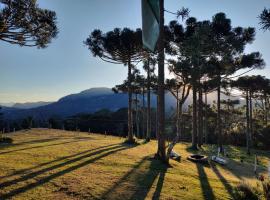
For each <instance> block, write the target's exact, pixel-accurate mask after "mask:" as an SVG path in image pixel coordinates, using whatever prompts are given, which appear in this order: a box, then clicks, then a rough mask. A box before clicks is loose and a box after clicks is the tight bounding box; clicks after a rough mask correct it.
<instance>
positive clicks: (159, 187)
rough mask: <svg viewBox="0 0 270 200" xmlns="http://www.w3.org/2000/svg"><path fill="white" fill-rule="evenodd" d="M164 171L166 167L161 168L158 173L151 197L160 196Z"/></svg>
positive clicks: (156, 197) (157, 197)
mask: <svg viewBox="0 0 270 200" xmlns="http://www.w3.org/2000/svg"><path fill="white" fill-rule="evenodd" d="M166 172H167V168H165V169H164V170H161V171H160V173H159V177H158V182H157V186H156V190H155V192H154V195H153V199H159V198H160V194H161V190H162V187H163V183H164V179H165V174H166Z"/></svg>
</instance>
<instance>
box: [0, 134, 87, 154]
mask: <svg viewBox="0 0 270 200" xmlns="http://www.w3.org/2000/svg"><path fill="white" fill-rule="evenodd" d="M89 140H92V139H91V138H89ZM81 141H86V139H83V140H77V139H76V140H75V139H74V140H73V141H68V142H59V143H54V144H48V145H38V146H33V147H26V148H20V149H15V150H10V151H2V152H1V151H0V154H1V155H3V154H8V153H13V152H19V151H24V150H30V149H38V148H43V147H51V146H57V145H61V144H69V143H76V142H81Z"/></svg>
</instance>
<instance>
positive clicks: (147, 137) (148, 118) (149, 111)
mask: <svg viewBox="0 0 270 200" xmlns="http://www.w3.org/2000/svg"><path fill="white" fill-rule="evenodd" d="M150 85H151V80H150V66H149V60H148V68H147V134H146V141H150V139H151V96H150V95H151V93H150V92H151V91H150Z"/></svg>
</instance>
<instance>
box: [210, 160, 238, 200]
mask: <svg viewBox="0 0 270 200" xmlns="http://www.w3.org/2000/svg"><path fill="white" fill-rule="evenodd" d="M211 168H212V170H213V172H214V173H215V174H216V175H217V177H218V178H219V179H220V181H221V183H222V184H223V185H224V187H225V188H226V190H227V192H228V193H229V194H230V196H231V197H232V198H233V199H236V197H235V194H234V190H233V186H231V185H230V183H229V182H228V181H227V180H226V179H225V177H224V176H223V175H222V174H221V173H220V171H219V169H218V168H217V167H216V165H215V164H212V165H211Z"/></svg>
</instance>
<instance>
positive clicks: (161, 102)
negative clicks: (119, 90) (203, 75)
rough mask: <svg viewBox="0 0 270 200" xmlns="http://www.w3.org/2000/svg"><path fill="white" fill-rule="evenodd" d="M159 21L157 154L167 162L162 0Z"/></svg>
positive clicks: (161, 1) (162, 0)
mask: <svg viewBox="0 0 270 200" xmlns="http://www.w3.org/2000/svg"><path fill="white" fill-rule="evenodd" d="M159 6H160V23H159V30H160V33H159V45H158V47H159V48H158V52H159V53H158V156H159V158H160V159H161V160H162V161H164V162H165V163H168V160H167V158H166V147H165V134H164V129H165V96H164V58H165V54H164V0H159Z"/></svg>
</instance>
